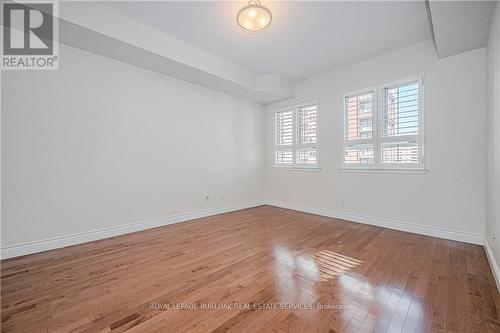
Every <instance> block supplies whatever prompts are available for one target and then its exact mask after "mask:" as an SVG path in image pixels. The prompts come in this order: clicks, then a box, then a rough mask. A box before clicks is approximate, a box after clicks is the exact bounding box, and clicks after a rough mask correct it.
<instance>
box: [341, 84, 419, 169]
mask: <svg viewBox="0 0 500 333" xmlns="http://www.w3.org/2000/svg"><path fill="white" fill-rule="evenodd" d="M413 82H417V83H418V92H419V96H418V105H419V108H418V134H410V135H407V136H405V138H406V139H409V138H410V137H412V136H413V137H417V139H416V141H417V144H418V147H419V150H418V163H392V164H391V163H382V144H383V143H387V142H398V141H399V140H401V137H399V138H390V137H386V138H384V137H383V136H382V133H383V130H384V127H383V125H384V123H383V117H384V110H385V104H384V96H385V89H387V88H391V87H394V86H399V85H404V84H408V83H413ZM370 92H372V94H373V97H372V100H373V101H374V102H373V105H372V140H369V139H368V140H366V139H357V140H350V141H351V142H349V141H348V140H347V137H346V110H345V100H346V98H348V97H353V96H359V95H363V94H367V93H370ZM341 105H342V108H341V110H342V112H341V118H342V122H341V124H342V151H341V154H342V155H341V161H342V162H341V166H340V169H341V170H344V171H362V172H381V173H387V172H394V173H416V174H421V173H425V172H426V171H427V169H426V159H425V125H424V124H425V118H424V109H425V81H424V74H420V75H416V76H412V77H408V78H405V79H400V80H394V81H389V82H384V83H381V84H378V85H375V86H370V87H367V88H365V89H359V90H356V91H351V92H347V93H344V94H343V95H342V100H341ZM361 141H366V143H371V142H373V163H366V164H364V163H357V164H354V163H345V150H346V148H347V147H349V146H352V145H353V144H356V143H358V144H361V143H363V142H361ZM406 141H409V140H406Z"/></svg>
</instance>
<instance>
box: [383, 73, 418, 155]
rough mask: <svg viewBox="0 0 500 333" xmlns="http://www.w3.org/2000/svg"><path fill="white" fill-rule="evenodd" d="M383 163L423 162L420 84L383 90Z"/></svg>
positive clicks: (415, 83)
mask: <svg viewBox="0 0 500 333" xmlns="http://www.w3.org/2000/svg"><path fill="white" fill-rule="evenodd" d="M383 96H384V98H383V107H382V109H383V112H382V113H383V114H382V127H383V128H382V135H381V138H380V154H381V155H380V156H381V163H382V164H418V163H419V155H420V154H419V144H418V142H419V140H418V135H419V127H420V126H419V121H420V119H419V118H420V105H419V104H420V96H419V82H418V81H415V82H407V83H403V84H399V85H395V86H390V87H385V88H383Z"/></svg>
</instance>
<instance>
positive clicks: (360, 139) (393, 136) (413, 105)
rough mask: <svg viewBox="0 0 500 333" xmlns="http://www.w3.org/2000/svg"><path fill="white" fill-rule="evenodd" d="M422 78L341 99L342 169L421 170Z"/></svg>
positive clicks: (378, 87)
mask: <svg viewBox="0 0 500 333" xmlns="http://www.w3.org/2000/svg"><path fill="white" fill-rule="evenodd" d="M422 87H423V78H422V77H417V78H412V79H408V80H403V81H398V82H391V83H388V84H383V85H379V86H377V87H374V88H368V89H365V90H362V91H360V92H357V93H352V94H347V95H345V96H344V118H343V119H344V166H345V167H354V168H373V169H393V168H420V169H423V167H424V154H423V118H422V116H423V90H422Z"/></svg>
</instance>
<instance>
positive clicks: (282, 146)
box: [274, 102, 318, 168]
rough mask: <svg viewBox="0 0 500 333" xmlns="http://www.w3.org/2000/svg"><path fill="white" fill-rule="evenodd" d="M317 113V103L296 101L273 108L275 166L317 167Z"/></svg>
mask: <svg viewBox="0 0 500 333" xmlns="http://www.w3.org/2000/svg"><path fill="white" fill-rule="evenodd" d="M317 114H318V103H317V102H310V103H303V104H297V105H293V106H290V107H286V108H283V109H279V110H276V111H275V113H274V120H275V147H274V165H275V166H277V167H292V168H317V166H318V138H317V126H318V117H317Z"/></svg>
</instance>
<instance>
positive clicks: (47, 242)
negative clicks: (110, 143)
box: [0, 200, 264, 259]
mask: <svg viewBox="0 0 500 333" xmlns="http://www.w3.org/2000/svg"><path fill="white" fill-rule="evenodd" d="M263 204H264V200H254V201H248V202H241V203H236V204H230V205H224V206H220V207H213V208H207V209H202V210H198V211H194V212H189V213H182V214H176V215H170V216H165V217H160V218H155V219H150V220H144V221H140V222H134V223H129V224H123V225H120V226H116V227H110V228H103V229H98V230H92V231H88V232H82V233H77V234H72V235H67V236H61V237H55V238H49V239H43V240H39V241H35V242H29V243H24V244H18V245H11V246H6V247H2V248H1V251H0V257H1V259H7V258H13V257H18V256H22V255H26V254H32V253H37V252H42V251H47V250H53V249H57V248H61V247H65V246H70V245H77V244H82V243H87V242H91V241H95V240H99V239H104V238H109V237H114V236H119V235H124V234H128V233H131V232H136V231H141V230H145V229H150V228H155V227H160V226H164V225H168V224H174V223H179V222H184V221H189V220H194V219H198V218H202V217H207V216H211V215H216V214H222V213H227V212H231V211H235V210H240V209H245V208H251V207H256V206H260V205H263Z"/></svg>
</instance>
